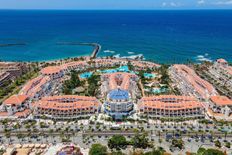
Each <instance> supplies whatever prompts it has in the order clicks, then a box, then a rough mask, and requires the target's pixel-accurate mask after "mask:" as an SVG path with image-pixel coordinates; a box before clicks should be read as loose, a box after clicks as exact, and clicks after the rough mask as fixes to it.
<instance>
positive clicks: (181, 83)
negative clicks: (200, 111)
mask: <svg viewBox="0 0 232 155" xmlns="http://www.w3.org/2000/svg"><path fill="white" fill-rule="evenodd" d="M169 74H170V77H171V79H172V81H173V83H174V84H173V86H174V87H177V88H178V89H179V91H180V92H181V93H182V95H185V96H194V97H196V98H198V99H200V100H208V99H209V98H210V96H215V95H217V91H216V90H215V88H214V87H213V85H211V84H210V83H209V82H207V81H205V80H203V79H202V78H200V77H199V76H198V75H197V74H196V73H195V71H194V70H193V69H191V68H190V67H188V66H186V65H173V66H172V67H170V69H169Z"/></svg>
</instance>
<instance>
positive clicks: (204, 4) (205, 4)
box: [0, 0, 232, 9]
mask: <svg viewBox="0 0 232 155" xmlns="http://www.w3.org/2000/svg"><path fill="white" fill-rule="evenodd" d="M0 9H232V0H0Z"/></svg>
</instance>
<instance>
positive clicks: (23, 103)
mask: <svg viewBox="0 0 232 155" xmlns="http://www.w3.org/2000/svg"><path fill="white" fill-rule="evenodd" d="M29 108H30V102H29V100H28V96H26V95H13V96H11V97H9V98H8V99H6V100H5V101H3V104H2V106H1V109H0V111H1V112H0V116H2V117H4V116H15V117H26V116H28V115H29V113H30V110H29Z"/></svg>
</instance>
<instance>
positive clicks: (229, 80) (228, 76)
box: [208, 59, 232, 98]
mask: <svg viewBox="0 0 232 155" xmlns="http://www.w3.org/2000/svg"><path fill="white" fill-rule="evenodd" d="M208 73H209V74H210V77H211V78H213V80H215V81H216V83H219V84H220V85H221V86H222V87H224V88H226V89H228V90H232V66H229V64H228V62H227V61H226V60H224V59H218V60H217V61H215V62H214V64H213V65H212V66H211V67H209V69H208ZM230 98H232V96H230Z"/></svg>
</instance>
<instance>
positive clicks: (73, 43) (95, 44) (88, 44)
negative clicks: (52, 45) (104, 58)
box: [57, 42, 101, 59]
mask: <svg viewBox="0 0 232 155" xmlns="http://www.w3.org/2000/svg"><path fill="white" fill-rule="evenodd" d="M57 45H83V46H93V47H94V50H93V52H92V54H91V55H90V58H91V59H94V58H96V57H97V54H98V53H99V51H100V49H101V45H100V44H97V43H77V42H61V43H57Z"/></svg>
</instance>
